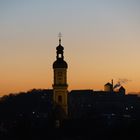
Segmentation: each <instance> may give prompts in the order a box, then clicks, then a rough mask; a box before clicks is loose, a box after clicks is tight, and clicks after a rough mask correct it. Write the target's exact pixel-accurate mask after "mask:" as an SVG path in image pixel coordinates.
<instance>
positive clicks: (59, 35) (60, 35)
mask: <svg viewBox="0 0 140 140" xmlns="http://www.w3.org/2000/svg"><path fill="white" fill-rule="evenodd" d="M58 37H59V45H61V37H62V34H61V32H59V34H58Z"/></svg>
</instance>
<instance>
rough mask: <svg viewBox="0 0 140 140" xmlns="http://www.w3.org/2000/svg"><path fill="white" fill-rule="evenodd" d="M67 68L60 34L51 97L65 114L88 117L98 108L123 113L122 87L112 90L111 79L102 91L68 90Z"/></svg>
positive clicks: (125, 105)
mask: <svg viewBox="0 0 140 140" xmlns="http://www.w3.org/2000/svg"><path fill="white" fill-rule="evenodd" d="M67 68H68V64H67V63H66V61H65V60H64V47H63V46H62V45H61V36H59V45H58V46H57V47H56V61H55V62H54V63H53V71H54V77H53V96H52V97H53V102H54V104H55V105H56V106H58V107H59V108H61V109H62V110H63V112H65V114H66V115H67V116H69V117H72V118H73V117H74V118H79V117H83V116H86V117H89V116H88V115H87V114H93V110H94V111H95V110H96V111H97V110H98V112H100V113H102V114H112V113H114V114H116V113H118V112H119V113H122V114H123V113H124V112H123V111H124V110H125V108H126V107H127V106H128V105H127V103H129V101H128V100H127V99H128V98H126V95H125V89H124V87H122V86H119V89H118V90H117V91H116V90H114V89H115V86H114V85H113V80H112V82H111V83H107V84H105V85H104V91H94V90H72V91H70V92H68V83H67ZM128 96H129V95H128ZM128 96H127V97H128ZM131 96H132V95H131ZM90 117H92V115H91V116H90Z"/></svg>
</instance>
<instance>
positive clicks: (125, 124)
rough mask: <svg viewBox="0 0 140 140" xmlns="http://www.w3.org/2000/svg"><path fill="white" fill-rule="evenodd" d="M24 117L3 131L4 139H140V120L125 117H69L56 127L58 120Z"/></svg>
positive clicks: (2, 136) (0, 138) (0, 135)
mask: <svg viewBox="0 0 140 140" xmlns="http://www.w3.org/2000/svg"><path fill="white" fill-rule="evenodd" d="M31 123H32V122H30V121H28V120H24V121H21V122H19V123H18V124H16V125H15V126H14V125H13V126H12V127H11V128H9V129H8V130H5V131H4V130H3V131H1V134H0V140H5V139H8V140H10V139H14V140H28V139H29V140H45V139H46V140H47V139H48V140H52V139H54V140H100V139H107V140H114V139H124V140H125V139H132V140H135V139H139V137H140V133H139V132H140V121H138V120H137V121H136V120H129V119H125V120H122V119H121V118H120V119H118V118H117V119H116V118H113V119H110V121H108V122H107V120H104V119H103V118H100V119H99V118H98V119H95V120H93V119H92V120H67V121H65V122H63V124H62V125H61V127H59V128H55V126H54V122H51V123H50V122H49V123H48V122H45V121H42V122H41V120H39V121H36V122H35V121H34V124H31Z"/></svg>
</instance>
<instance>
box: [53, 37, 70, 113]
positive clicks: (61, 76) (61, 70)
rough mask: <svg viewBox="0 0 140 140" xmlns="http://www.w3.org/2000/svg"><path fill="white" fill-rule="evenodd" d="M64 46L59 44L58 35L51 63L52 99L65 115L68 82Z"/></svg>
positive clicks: (66, 110)
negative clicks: (52, 74) (53, 59)
mask: <svg viewBox="0 0 140 140" xmlns="http://www.w3.org/2000/svg"><path fill="white" fill-rule="evenodd" d="M63 54H64V47H63V46H62V45H61V35H59V45H58V46H57V47H56V61H55V62H54V63H53V71H54V79H53V92H54V93H53V100H54V103H55V104H56V105H58V106H59V107H60V108H61V109H62V110H63V111H64V112H65V114H66V115H67V114H68V102H67V96H68V90H67V88H68V84H67V68H68V65H67V63H66V62H65V61H64V55H63Z"/></svg>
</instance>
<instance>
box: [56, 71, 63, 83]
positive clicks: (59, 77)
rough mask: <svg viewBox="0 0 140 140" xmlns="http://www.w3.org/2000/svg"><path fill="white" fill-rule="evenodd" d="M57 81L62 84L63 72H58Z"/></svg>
mask: <svg viewBox="0 0 140 140" xmlns="http://www.w3.org/2000/svg"><path fill="white" fill-rule="evenodd" d="M57 79H58V83H59V84H62V79H63V74H62V72H58V73H57Z"/></svg>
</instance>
